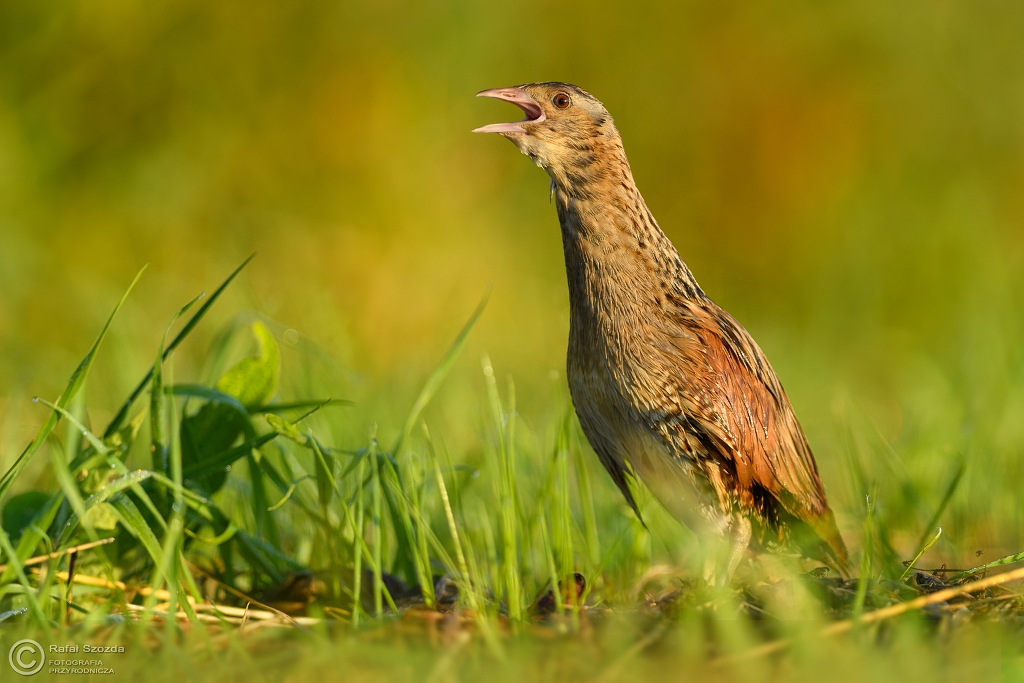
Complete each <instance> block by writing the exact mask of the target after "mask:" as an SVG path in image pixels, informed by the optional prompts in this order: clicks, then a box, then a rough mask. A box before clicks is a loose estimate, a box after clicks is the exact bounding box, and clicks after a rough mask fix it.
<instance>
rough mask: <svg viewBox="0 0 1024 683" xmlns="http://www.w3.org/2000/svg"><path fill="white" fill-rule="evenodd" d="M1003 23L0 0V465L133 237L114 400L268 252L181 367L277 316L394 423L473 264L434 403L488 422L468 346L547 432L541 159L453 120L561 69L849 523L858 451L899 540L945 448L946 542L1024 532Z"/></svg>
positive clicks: (929, 7) (756, 12) (52, 385)
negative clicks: (599, 108) (775, 379)
mask: <svg viewBox="0 0 1024 683" xmlns="http://www.w3.org/2000/svg"><path fill="white" fill-rule="evenodd" d="M1022 35H1024V6H1022V5H1020V4H1019V3H1013V2H981V3H966V2H934V1H929V2H924V1H918V0H913V1H910V2H902V3H882V2H836V3H821V2H793V3H787V4H785V5H780V4H778V3H767V2H753V3H715V2H682V3H665V2H644V1H642V0H641V1H638V2H632V3H628V4H627V3H611V2H586V3H583V2H563V3H547V2H536V1H534V0H521V1H519V2H516V3H514V4H511V5H510V4H507V3H506V4H499V3H480V2H436V3H401V2H390V1H381V2H323V1H308V0H298V1H295V2H287V3H285V2H278V3H270V2H257V3H252V2H246V3H243V2H234V1H221V2H215V3H210V2H198V1H196V0H176V1H175V2H165V1H163V0H152V1H150V2H146V3H142V2H130V1H126V0H89V1H88V2H82V1H80V2H64V3H56V4H50V3H31V2H7V3H3V4H2V5H0V430H2V431H0V448H2V450H0V452H2V454H3V455H2V458H3V462H2V463H0V464H2V465H3V467H5V468H6V466H7V464H8V463H9V462H10V461H11V459H12V458H13V456H14V454H15V453H16V452H17V451H18V450H20V447H21V446H22V445H23V443H24V442H26V441H27V439H28V437H29V435H30V434H31V433H34V431H35V429H36V428H37V425H38V424H39V422H40V421H41V420H42V419H43V418H44V417H45V414H44V413H43V411H42V410H40V409H34V408H33V407H32V406H31V404H30V403H29V402H28V400H27V397H29V396H31V395H32V394H39V395H41V396H47V397H51V398H52V397H53V396H54V395H55V394H56V393H57V392H58V391H59V390H60V387H61V386H62V383H63V381H64V380H65V378H66V377H67V376H68V375H69V373H70V372H71V370H72V369H73V367H74V365H75V364H76V363H77V362H78V360H79V359H80V358H81V357H82V355H83V354H84V352H85V350H86V349H87V347H88V344H89V343H90V340H91V339H92V338H93V337H94V335H95V334H96V332H97V331H98V329H99V327H100V326H101V325H102V321H103V319H104V317H105V316H106V314H107V313H108V312H109V310H110V309H111V307H112V306H113V304H114V303H115V302H116V299H117V297H118V296H119V294H120V293H121V291H123V289H124V288H125V287H126V286H127V284H128V283H129V282H130V280H131V278H132V276H133V275H134V273H135V272H136V271H137V270H138V269H139V268H140V267H141V266H142V265H143V264H145V263H149V264H151V265H150V267H149V271H148V272H147V274H146V275H145V277H144V279H143V280H142V283H141V284H140V286H139V287H138V288H137V289H136V291H135V293H133V295H132V298H131V300H130V302H129V304H128V306H127V307H126V309H125V311H124V313H123V315H122V316H121V317H119V319H118V320H117V321H116V323H115V326H114V328H113V330H112V337H111V340H110V344H109V346H107V347H105V351H104V353H103V354H102V355H101V358H100V360H99V361H98V364H97V369H96V370H95V371H94V373H93V381H92V382H91V383H90V387H89V392H90V403H89V405H90V409H91V410H92V411H93V414H92V415H91V418H92V419H93V420H94V421H98V422H102V423H104V424H105V422H106V419H107V418H109V416H110V414H112V413H113V412H114V410H115V409H116V407H117V405H116V401H117V399H118V398H119V397H121V396H123V395H124V394H126V393H127V391H128V390H129V389H130V388H131V386H133V385H134V383H135V382H136V381H137V380H138V378H139V377H140V376H141V375H142V374H143V373H144V371H145V369H146V367H147V366H148V365H150V364H151V363H152V356H153V353H155V349H156V345H157V343H158V341H159V334H160V333H161V331H162V330H163V328H164V326H165V325H166V323H167V321H168V320H169V319H170V317H171V315H172V314H173V312H174V311H175V310H177V308H178V307H179V306H180V305H182V304H183V303H184V302H186V301H188V300H189V299H191V298H192V297H194V296H195V295H196V294H197V293H198V292H200V291H203V290H206V291H208V292H209V291H210V289H211V288H212V287H215V286H216V284H217V283H218V282H219V281H220V280H221V279H223V277H224V276H225V275H226V274H227V273H228V272H230V270H231V269H232V268H233V267H234V266H236V265H237V264H238V263H240V262H241V261H242V260H243V259H244V258H245V257H246V256H247V255H248V254H250V253H251V252H254V251H255V252H258V256H257V258H256V260H255V261H253V263H252V264H251V265H250V267H249V268H248V269H247V270H246V271H245V272H244V273H243V275H242V277H241V278H240V280H239V283H238V284H237V285H236V286H234V287H233V289H232V290H231V291H229V293H228V295H227V297H226V299H225V301H224V302H222V303H220V304H218V306H217V308H216V310H215V315H213V316H212V317H211V321H210V322H207V323H204V326H203V328H202V329H201V330H200V331H199V332H198V333H197V335H196V336H195V337H194V338H190V340H189V342H188V343H187V344H186V345H185V346H184V347H183V348H182V350H181V352H180V353H179V355H178V356H177V361H176V369H175V372H176V374H177V376H178V377H179V378H181V379H183V380H187V379H191V378H195V377H197V376H201V375H203V374H204V373H207V375H208V374H209V372H211V371H210V369H209V368H206V367H205V366H204V364H205V361H204V358H206V354H207V353H208V351H209V348H210V343H211V341H212V340H213V338H214V337H215V335H217V334H218V333H219V332H220V331H221V330H223V329H225V327H226V326H229V325H231V324H237V323H238V321H239V320H240V317H239V316H241V317H243V318H244V317H245V316H246V315H248V316H250V317H251V316H252V315H259V316H264V317H266V318H267V319H269V320H270V321H273V322H274V323H275V326H272V329H274V331H275V333H276V334H278V337H279V339H285V344H286V349H285V352H286V353H285V357H284V361H285V363H286V370H285V376H286V377H292V378H299V379H297V380H295V382H300V383H301V384H302V388H303V390H305V391H306V395H308V394H309V391H315V392H316V393H318V394H319V395H332V396H335V397H344V398H350V399H353V400H355V401H356V406H355V407H354V408H352V409H351V410H350V412H348V413H347V414H346V419H345V421H344V427H343V428H341V429H340V431H338V432H337V433H336V434H335V436H336V438H337V439H338V441H339V442H340V445H345V442H346V441H347V442H350V443H356V442H359V443H363V442H365V438H366V434H367V432H368V430H369V429H370V426H371V425H372V424H374V423H376V424H378V425H379V429H380V431H381V433H382V434H390V435H393V434H395V432H396V430H397V429H398V427H399V426H400V419H401V417H402V416H404V414H405V412H406V411H407V410H408V406H409V404H410V402H411V400H412V398H413V397H414V396H415V392H416V391H417V390H418V389H419V386H420V384H421V383H422V381H423V379H424V378H425V377H426V376H427V374H428V373H429V371H430V369H431V367H432V366H433V364H435V363H436V362H437V361H438V359H439V358H440V357H441V356H442V355H443V352H444V349H445V348H446V346H447V344H448V343H449V341H450V340H451V338H453V337H454V335H455V334H456V332H457V330H458V328H459V326H460V325H461V324H462V322H463V321H464V320H465V319H466V318H467V317H468V315H469V313H470V311H471V310H472V308H473V307H474V306H475V304H476V303H477V302H478V301H479V300H480V299H481V298H482V297H483V296H484V294H485V292H486V291H487V290H488V288H489V287H490V288H491V299H490V303H489V305H488V308H487V310H486V312H485V314H484V316H483V318H482V319H481V321H480V324H479V326H478V327H477V329H476V330H475V332H474V334H473V338H472V340H471V343H470V346H469V349H468V353H466V354H465V355H464V356H463V357H462V359H461V360H460V364H459V367H458V368H457V371H456V373H455V375H454V376H453V377H452V379H451V381H450V382H449V384H448V385H447V386H446V389H445V391H444V393H443V394H442V395H441V396H440V397H439V400H438V401H437V402H436V403H435V405H434V406H433V407H432V409H431V414H430V419H431V420H432V424H436V425H437V429H439V430H441V431H442V432H443V433H444V434H445V435H446V438H447V439H448V441H449V443H450V445H451V446H452V447H453V450H454V451H455V452H456V453H462V452H468V451H472V450H473V449H474V448H478V446H477V445H475V444H476V443H477V442H478V441H479V431H480V427H479V425H480V413H481V410H482V408H481V405H480V404H481V402H482V397H483V396H484V392H483V388H482V386H483V385H482V376H481V373H480V362H479V359H480V355H481V353H482V352H487V353H489V355H490V357H491V359H492V361H493V363H494V367H495V369H496V372H497V374H498V375H499V376H501V377H504V376H505V375H511V376H513V377H514V378H515V381H516V385H517V388H518V392H519V407H520V411H521V412H522V414H523V416H524V419H525V424H527V425H532V429H534V430H535V431H536V432H537V433H538V434H540V435H542V436H543V435H544V434H546V430H548V428H549V426H550V425H551V424H554V423H556V422H557V416H558V413H559V411H560V410H561V406H562V405H563V403H564V400H565V399H564V396H565V390H564V388H563V386H562V383H563V381H564V380H562V379H561V373H562V368H563V365H564V353H565V343H566V336H567V325H568V301H567V294H566V288H565V282H564V278H565V276H564V270H563V264H562V253H561V244H560V238H559V233H558V228H557V220H556V218H555V212H554V209H553V207H551V206H550V205H549V203H548V180H547V178H546V177H545V175H544V174H543V173H542V172H541V171H540V170H538V169H536V168H534V167H533V166H532V164H530V162H529V161H528V160H527V159H525V158H523V157H521V156H520V155H519V154H518V153H517V152H516V150H515V149H514V148H512V146H511V145H509V144H508V143H507V142H505V141H503V140H501V139H499V138H497V137H496V136H487V137H484V136H475V135H471V134H470V133H469V131H470V129H472V128H473V127H475V126H478V125H481V124H484V123H490V122H494V121H500V120H509V119H511V118H512V117H515V116H516V115H517V113H516V112H515V111H514V110H513V109H512V108H511V107H508V106H507V105H502V104H498V103H493V102H486V101H481V100H475V99H474V98H473V94H474V93H475V92H476V91H478V90H480V89H483V88H489V87H497V86H505V85H511V84H516V83H522V82H529V81H536V80H566V81H571V82H574V83H577V84H579V85H581V86H583V87H585V88H587V89H588V90H590V91H591V92H592V93H594V94H595V95H596V96H597V97H598V98H600V99H601V100H603V101H604V103H605V104H606V105H607V107H608V108H609V110H610V111H611V112H612V114H613V115H614V116H615V118H616V122H617V124H618V126H619V129H620V131H621V133H622V135H623V138H624V140H625V144H626V150H627V152H628V153H629V156H630V160H631V163H632V166H633V169H634V173H635V175H636V177H637V181H638V184H639V186H640V188H641V190H642V191H643V192H644V195H645V197H646V199H647V201H648V203H649V204H650V206H651V208H652V210H653V212H654V214H655V215H656V216H657V217H658V219H659V221H660V223H661V225H662V227H663V228H664V230H665V231H666V232H667V233H668V235H669V237H670V238H672V240H673V241H674V242H675V244H676V245H677V247H678V248H679V250H680V252H681V253H682V255H683V257H684V259H685V260H686V261H687V262H688V263H689V265H690V267H691V268H692V269H693V271H694V272H695V274H696V276H697V277H698V279H699V280H700V282H701V283H702V285H703V286H704V288H705V290H706V291H707V292H708V293H709V294H710V295H711V296H712V297H713V298H714V299H715V300H716V301H718V302H719V303H720V304H721V305H723V306H724V307H726V308H727V309H728V310H730V311H731V312H732V313H733V314H734V315H735V316H736V317H737V318H738V319H739V320H740V321H741V322H742V323H743V324H744V325H745V326H747V328H748V329H749V330H750V331H751V332H752V334H753V335H754V337H755V338H756V339H757V340H758V341H759V342H760V343H761V345H762V346H763V347H764V349H765V351H766V352H767V354H768V356H769V358H770V359H771V360H772V362H773V364H774V365H775V368H776V370H777V372H778V374H779V375H780V377H781V378H782V381H783V383H784V384H785V386H786V387H787V390H788V391H789V393H790V396H791V399H792V401H793V403H794V405H795V406H796V409H797V412H798V414H799V415H800V417H801V420H802V422H803V424H804V427H805V429H806V431H807V432H808V435H809V438H810V440H811V443H812V445H813V446H814V448H815V451H816V453H817V455H818V460H819V462H820V465H821V469H822V474H823V478H824V480H825V482H826V486H827V488H828V490H829V493H830V497H831V498H832V500H833V504H834V507H836V508H837V510H838V511H839V512H840V522H841V525H842V526H843V528H844V530H846V532H847V535H848V537H849V536H850V535H851V534H852V536H853V538H852V539H851V541H852V544H853V545H856V544H857V543H856V536H857V533H858V532H857V531H855V529H856V528H857V527H858V525H859V520H860V518H861V517H862V515H863V507H864V502H863V493H864V490H863V489H864V486H863V482H861V481H859V480H858V478H857V477H856V476H854V471H855V470H856V469H857V468H858V466H859V467H860V468H862V469H863V470H864V471H865V473H866V476H867V478H868V479H869V480H875V481H877V482H879V487H880V488H879V498H878V502H879V505H880V506H881V508H882V510H883V513H882V514H884V515H887V516H888V518H889V519H890V521H893V520H898V522H899V523H898V524H896V525H894V526H896V527H898V530H899V531H900V533H902V534H903V536H899V535H897V536H896V537H895V538H894V542H895V543H896V546H897V550H899V551H900V552H901V553H903V554H904V556H906V554H907V553H909V552H912V550H913V546H914V545H915V543H916V540H917V537H918V535H919V534H921V533H922V532H923V531H924V528H923V527H924V525H925V524H926V523H927V521H928V518H929V515H930V511H934V509H935V507H936V506H937V505H938V502H939V499H940V498H941V496H942V492H943V490H944V488H945V486H946V485H947V483H948V482H949V480H950V479H951V477H952V476H953V474H954V473H955V471H956V469H957V467H958V464H959V462H960V461H961V459H963V460H964V461H965V462H966V463H967V469H966V475H965V478H964V481H963V484H962V485H961V486H960V488H959V489H958V490H957V492H956V495H955V497H954V500H953V503H952V505H951V507H950V510H949V512H947V514H946V515H945V517H944V518H943V519H942V520H941V522H942V525H943V526H944V529H945V533H944V535H943V538H942V541H941V542H940V543H939V544H938V545H937V546H936V547H935V549H934V550H933V552H934V553H935V554H936V557H935V560H934V561H949V562H950V563H951V564H952V563H957V562H969V561H970V562H972V563H973V564H976V563H977V562H976V561H974V560H973V558H974V552H975V551H977V550H982V551H984V553H985V555H984V557H983V559H994V558H995V557H998V556H999V554H1007V553H1009V552H1012V551H1017V550H1020V549H1021V546H1022V544H1024V506H1021V505H1020V499H1019V495H1020V491H1021V490H1022V489H1024V457H1022V455H1024V50H1021V36H1022ZM239 311H243V313H239ZM244 311H249V312H250V313H244ZM288 329H294V330H296V331H297V332H298V336H297V337H295V335H289V336H288V337H287V338H285V337H284V335H283V332H284V331H285V330H288ZM296 338H297V339H298V342H297V343H295V344H293V345H291V346H288V344H289V343H290V342H289V339H290V340H291V341H295V339H296ZM289 368H290V369H289ZM289 391H293V393H297V392H298V389H297V388H295V387H294V386H293V387H291V388H289V386H288V385H285V386H283V388H282V394H287V393H288V392H289ZM285 398H288V396H285ZM101 408H105V409H106V410H107V411H108V414H106V415H100V416H98V415H96V414H95V411H98V410H100V409H101ZM857 463H859V465H858V464H857ZM39 465H40V467H41V468H42V466H43V465H42V463H39ZM40 472H43V470H42V469H40ZM40 476H44V474H40ZM601 486H602V487H603V488H604V489H607V491H606V492H605V493H606V494H607V495H609V496H614V495H617V494H616V493H615V491H614V489H613V488H612V487H611V485H610V482H608V481H607V480H606V479H602V480H601Z"/></svg>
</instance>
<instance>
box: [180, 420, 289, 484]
mask: <svg viewBox="0 0 1024 683" xmlns="http://www.w3.org/2000/svg"><path fill="white" fill-rule="evenodd" d="M275 438H277V432H271V433H270V434H264V435H263V436H261V437H259V438H257V439H254V440H252V441H249V442H247V443H243V444H242V445H241V446H235V447H234V448H229V449H228V450H226V451H222V452H221V453H218V454H217V455H214V456H212V457H209V458H207V459H206V460H204V461H203V462H199V463H193V464H190V465H188V466H186V467H184V468H183V469H182V476H183V477H185V479H189V480H192V481H202V480H203V478H204V477H209V476H211V475H213V474H216V473H218V472H224V476H225V477H226V476H227V472H226V471H225V468H226V467H228V466H229V465H231V464H232V463H234V462H235V461H236V460H238V459H239V458H241V457H243V456H244V455H246V454H247V453H249V451H251V450H252V449H254V448H259V447H260V446H262V445H263V444H265V443H267V442H269V441H271V440H272V439H275ZM207 493H212V491H207Z"/></svg>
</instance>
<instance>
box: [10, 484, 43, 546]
mask: <svg viewBox="0 0 1024 683" xmlns="http://www.w3.org/2000/svg"><path fill="white" fill-rule="evenodd" d="M49 502H50V494H48V493H43V492H42V491H25V492H23V493H19V494H17V495H15V496H11V498H10V500H8V501H7V503H6V504H5V505H4V516H3V528H4V531H6V532H7V535H8V536H10V537H11V540H12V541H17V540H18V539H19V538H21V534H22V532H23V531H24V530H25V528H26V527H28V525H29V524H31V523H32V520H33V519H35V518H36V516H37V515H38V514H39V512H40V511H41V510H43V509H44V508H46V507H47V505H48V503H49Z"/></svg>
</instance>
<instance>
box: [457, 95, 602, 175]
mask: <svg viewBox="0 0 1024 683" xmlns="http://www.w3.org/2000/svg"><path fill="white" fill-rule="evenodd" d="M477 97H492V98H494V99H496V100H504V101H505V102H511V103H512V104H514V105H516V106H517V107H519V108H520V109H522V110H523V112H525V113H526V118H524V119H523V120H522V121H516V122H514V123H492V124H490V125H487V126H482V127H480V128H477V129H476V130H474V131H473V132H474V133H498V134H499V135H502V136H504V137H506V138H508V139H509V140H511V141H512V143H513V144H514V145H515V146H516V147H518V148H519V151H521V152H522V153H523V154H525V155H526V156H528V157H530V158H531V159H533V161H534V162H535V163H536V164H537V165H538V166H540V167H541V168H544V169H545V170H547V171H548V173H549V174H550V175H551V177H552V178H553V179H554V180H555V181H556V182H559V181H560V180H561V179H563V178H566V179H571V178H572V177H573V176H575V175H578V174H579V173H581V172H583V171H585V169H587V168H589V167H591V166H592V165H593V164H594V163H595V161H597V160H598V159H599V157H602V156H604V155H603V154H602V152H603V151H604V148H606V147H613V148H616V149H618V150H620V151H621V149H622V148H621V142H620V140H619V133H618V131H617V130H616V129H615V123H614V122H613V121H612V117H611V115H610V114H609V113H608V110H607V109H605V108H604V105H603V104H601V103H600V102H599V101H598V100H597V99H596V98H595V97H594V96H593V95H591V94H590V93H588V92H587V91H586V90H583V89H582V88H577V87H576V86H575V85H569V84H568V83H530V84H528V85H519V86H514V87H511V88H494V89H492V90H484V91H482V92H478V93H477Z"/></svg>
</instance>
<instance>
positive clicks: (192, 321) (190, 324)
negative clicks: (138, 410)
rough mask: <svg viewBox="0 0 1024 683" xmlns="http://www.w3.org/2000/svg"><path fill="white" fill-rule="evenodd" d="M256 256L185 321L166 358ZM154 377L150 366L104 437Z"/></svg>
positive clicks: (168, 346) (249, 259) (239, 268)
mask: <svg viewBox="0 0 1024 683" xmlns="http://www.w3.org/2000/svg"><path fill="white" fill-rule="evenodd" d="M255 256H256V254H252V255H250V256H249V258H247V259H245V260H244V261H242V265H240V266H238V267H237V268H235V270H234V271H233V272H232V273H231V275H228V277H227V279H226V280H224V282H222V283H221V285H220V287H218V288H217V290H216V291H215V292H214V293H213V295H212V296H210V298H209V299H207V301H206V303H204V304H203V305H202V306H200V308H199V310H198V311H196V312H195V314H194V315H193V316H192V317H191V318H189V321H188V322H187V323H185V326H184V327H183V328H181V332H179V333H178V335H177V336H176V337H175V338H174V340H173V341H171V343H170V344H168V345H167V347H166V348H165V349H164V352H163V357H164V358H167V356H169V355H170V354H171V353H173V352H174V349H176V348H178V344H180V343H181V342H182V341H184V340H185V337H187V336H188V335H189V333H190V332H192V329H193V328H194V327H195V326H196V325H198V324H199V321H200V320H202V319H203V316H204V315H206V312H207V311H208V310H210V307H211V306H213V304H214V302H215V301H217V298H218V297H220V295H221V294H222V293H223V292H224V290H225V289H226V288H227V286H228V285H229V284H231V281H232V280H234V279H235V276H236V275H238V274H239V273H240V272H242V269H243V268H245V267H246V266H247V265H249V261H252V260H253V258H254V257H255ZM152 379H153V368H150V369H149V372H147V373H146V376H145V377H143V378H142V381H141V382H139V384H138V386H136V387H135V389H134V390H133V391H132V393H131V394H129V395H128V398H127V399H125V402H124V404H123V405H122V406H121V409H120V410H119V411H118V412H117V415H115V416H114V419H113V420H111V421H110V424H108V425H107V429H106V431H104V432H103V438H104V439H109V438H110V437H111V436H113V434H114V433H115V432H116V431H117V430H118V429H120V428H121V424H122V423H123V422H124V421H125V419H126V418H127V417H128V411H129V410H130V409H131V407H132V404H134V403H135V401H136V400H137V399H138V398H139V395H140V394H141V393H142V392H143V391H144V390H145V389H146V387H147V386H148V385H149V382H150V380H152Z"/></svg>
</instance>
